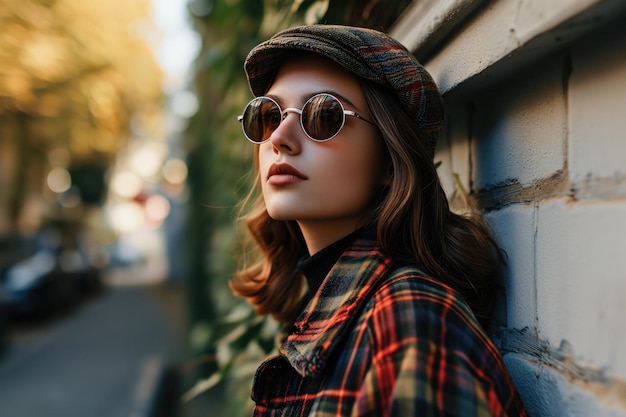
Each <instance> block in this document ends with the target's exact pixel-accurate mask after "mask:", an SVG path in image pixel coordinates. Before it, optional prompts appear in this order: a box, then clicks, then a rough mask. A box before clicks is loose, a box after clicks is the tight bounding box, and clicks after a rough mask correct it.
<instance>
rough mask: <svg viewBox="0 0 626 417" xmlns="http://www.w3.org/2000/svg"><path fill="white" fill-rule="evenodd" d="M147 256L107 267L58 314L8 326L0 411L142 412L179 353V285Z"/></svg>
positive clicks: (81, 415) (129, 416)
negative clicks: (94, 290)
mask: <svg viewBox="0 0 626 417" xmlns="http://www.w3.org/2000/svg"><path fill="white" fill-rule="evenodd" d="M163 270H164V268H163V267H162V265H160V264H159V263H158V261H154V260H148V261H147V262H146V263H142V264H139V265H135V266H130V267H125V268H116V269H111V270H107V272H106V273H105V274H104V276H103V279H104V281H105V288H104V290H103V291H102V292H101V293H99V294H97V295H95V296H93V297H90V298H87V299H86V300H83V301H82V302H81V303H80V304H79V305H78V306H76V307H75V308H72V310H71V311H70V312H68V313H65V314H63V315H61V316H59V317H55V318H51V319H46V320H38V321H36V322H26V323H18V324H16V325H13V326H11V329H10V334H9V337H10V340H9V345H8V348H7V350H6V351H5V352H4V354H3V355H2V356H1V357H0V410H1V411H0V415H2V417H44V416H45V417H57V416H58V417H61V416H63V417H87V416H88V417H143V416H156V415H160V414H151V412H150V408H151V407H152V406H153V403H154V394H155V393H156V392H157V391H158V390H159V384H161V383H162V380H163V375H164V373H165V371H166V369H167V367H168V365H170V364H172V363H176V361H177V360H178V359H179V358H180V356H181V351H182V346H183V338H184V324H183V323H184V306H183V301H182V291H181V290H180V289H178V288H176V287H174V286H172V285H168V284H166V283H165V282H164V280H163V278H164V277H163V274H164V272H163Z"/></svg>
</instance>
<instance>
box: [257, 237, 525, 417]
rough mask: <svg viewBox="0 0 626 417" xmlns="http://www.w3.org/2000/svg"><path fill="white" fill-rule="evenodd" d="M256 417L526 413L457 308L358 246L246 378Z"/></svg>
mask: <svg viewBox="0 0 626 417" xmlns="http://www.w3.org/2000/svg"><path fill="white" fill-rule="evenodd" d="M252 399H253V400H254V401H255V402H256V407H255V411H254V415H255V416H318V417H321V416H333V417H335V416H376V417H382V416H397V417H407V416H433V417H439V416H441V417H444V416H445V417H457V416H458V417H460V416H463V417H470V416H501V417H505V416H507V417H516V416H526V412H525V410H524V407H523V405H522V403H521V401H520V398H519V396H518V394H517V393H516V390H515V388H514V386H513V383H512V381H511V379H510V377H509V374H508V373H507V371H506V369H505V367H504V365H503V362H502V360H501V357H500V354H499V352H498V351H497V349H496V348H495V346H494V345H493V343H492V342H491V341H490V339H489V338H488V337H487V336H486V335H485V333H484V332H483V330H482V329H481V327H480V325H479V324H478V323H477V321H476V319H475V318H474V316H473V314H472V313H471V311H470V310H469V308H468V307H467V305H466V304H465V302H464V301H463V300H462V299H461V298H460V297H459V296H458V295H457V293H456V292H455V291H453V290H452V289H451V288H449V287H447V286H446V285H443V284H442V283H440V282H438V281H437V280H434V279H432V278H429V277H428V276H426V275H425V274H424V273H423V272H421V271H420V270H419V269H417V268H416V267H415V266H403V267H400V266H394V265H393V263H392V261H391V260H390V259H389V258H387V257H385V256H384V255H383V254H382V253H381V252H380V250H379V249H378V247H377V245H376V241H375V240H374V239H373V238H372V236H362V237H361V238H359V239H357V240H356V241H355V242H354V243H353V244H352V245H351V247H350V248H348V250H347V251H346V252H345V253H344V254H343V255H342V257H341V258H340V259H339V261H338V262H337V264H336V265H335V266H334V267H333V269H332V270H331V271H330V273H329V275H328V276H327V278H326V279H325V280H324V282H323V284H322V286H321V287H320V289H319V290H318V292H317V294H316V295H315V296H314V297H313V298H312V299H311V301H310V302H309V304H308V306H307V308H306V309H305V310H304V312H303V313H302V314H301V315H300V317H299V319H298V320H297V321H296V322H295V324H294V325H293V327H292V328H291V331H290V333H289V334H288V336H287V338H286V339H285V341H284V342H283V343H282V344H281V346H280V355H279V356H276V357H274V358H271V359H269V360H267V361H266V362H264V363H263V364H262V365H261V366H260V367H259V369H258V370H257V374H256V376H255V379H254V385H253V388H252Z"/></svg>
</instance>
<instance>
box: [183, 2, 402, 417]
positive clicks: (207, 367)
mask: <svg viewBox="0 0 626 417" xmlns="http://www.w3.org/2000/svg"><path fill="white" fill-rule="evenodd" d="M410 2H411V0H395V1H384V2H383V1H379V0H351V1H346V0H289V1H288V0H262V1H261V0H229V1H224V0H222V1H219V0H192V1H191V2H190V4H189V9H190V12H191V14H192V16H193V17H194V24H195V27H196V30H197V31H198V32H199V33H200V35H201V37H202V51H201V53H200V55H199V57H198V59H197V61H196V75H195V82H194V87H195V90H196V94H197V96H198V99H199V103H200V106H199V110H198V112H197V113H196V114H195V115H194V116H193V117H192V119H191V120H190V123H189V126H188V129H187V131H186V138H187V146H188V149H187V151H188V155H189V157H188V166H189V185H190V190H191V199H190V201H192V206H191V207H190V216H189V224H188V247H189V252H188V259H187V262H188V265H189V269H188V272H187V277H188V279H187V283H188V293H189V297H188V299H189V317H190V321H191V323H190V329H191V333H190V348H191V349H190V354H191V355H192V356H193V358H194V359H195V361H194V362H193V363H194V364H195V368H194V370H195V371H196V373H195V376H196V377H197V378H203V377H206V378H207V379H206V380H204V381H201V382H200V383H199V384H198V385H197V386H196V387H195V389H192V390H190V391H189V392H188V395H187V397H186V398H192V397H193V396H195V395H197V394H199V393H201V392H204V391H205V390H206V389H208V388H209V387H215V386H216V385H217V388H216V389H214V390H213V391H211V393H212V394H209V395H214V396H215V397H214V398H215V401H214V403H213V405H212V406H213V407H216V409H214V413H215V414H217V415H235V416H236V415H245V414H246V413H247V410H248V408H249V406H250V403H249V401H247V398H248V395H249V387H250V381H251V377H252V373H251V372H253V371H254V369H256V365H257V362H258V359H259V357H261V356H264V355H266V354H267V352H268V350H269V349H272V347H273V336H274V335H273V333H272V331H271V329H272V327H271V325H269V326H268V323H266V322H264V321H259V319H258V318H256V317H255V315H254V314H253V313H252V312H251V311H250V309H249V308H248V307H247V306H245V305H242V304H241V302H239V301H237V300H234V299H233V297H232V296H231V295H230V291H229V290H228V286H227V281H228V279H229V278H230V276H231V275H232V272H233V270H234V267H235V262H236V260H237V255H236V252H237V251H238V248H237V247H236V246H233V242H234V241H235V236H236V234H237V233H239V231H237V230H235V228H234V227H233V222H234V217H235V215H236V214H237V210H236V209H237V203H238V201H240V199H241V198H242V197H243V194H244V193H245V192H246V191H247V189H248V187H249V184H250V181H251V180H252V178H250V176H249V175H248V174H249V172H250V166H251V158H252V150H253V147H252V146H251V145H250V144H249V143H248V142H247V141H245V140H244V139H243V135H242V133H241V126H240V125H239V123H237V121H236V116H237V114H239V113H240V112H241V110H242V109H243V107H244V105H245V103H246V102H247V101H248V100H249V99H250V98H251V96H250V92H249V91H248V87H247V83H246V79H245V74H244V73H243V61H244V59H245V57H246V55H247V53H248V52H249V51H250V49H252V48H253V47H254V46H255V45H256V44H258V43H259V42H260V41H262V40H264V39H267V38H268V37H270V36H271V35H273V34H274V33H276V32H277V31H279V30H281V29H285V28H288V27H291V26H295V25H298V24H302V23H318V22H326V23H337V24H351V25H358V26H366V27H374V28H377V29H380V30H386V29H388V28H389V27H390V26H391V25H392V24H393V22H394V21H395V19H396V18H397V17H399V15H400V13H401V12H402V10H404V8H405V7H406V6H407V5H408V4H409V3H410ZM233 252H235V253H233ZM246 357H250V359H249V362H250V363H246V362H245V361H246ZM198 364H202V365H198ZM192 379H193V378H192ZM224 379H225V380H226V381H225V382H224ZM219 382H222V383H221V384H220V383H219ZM224 384H226V385H227V386H228V395H227V396H224V395H223V391H222V390H224V389H226V387H225V385H224ZM217 407H221V408H220V409H219V410H218V409H217Z"/></svg>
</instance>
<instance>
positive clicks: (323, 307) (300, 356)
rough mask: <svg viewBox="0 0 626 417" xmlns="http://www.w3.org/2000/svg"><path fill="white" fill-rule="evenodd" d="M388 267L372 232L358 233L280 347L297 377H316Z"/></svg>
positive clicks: (388, 260) (388, 264)
mask: <svg viewBox="0 0 626 417" xmlns="http://www.w3.org/2000/svg"><path fill="white" fill-rule="evenodd" d="M390 265H391V260H390V259H389V258H388V257H386V256H384V255H383V254H382V252H381V251H380V249H379V247H378V244H377V242H376V233H375V230H374V229H370V228H368V229H363V230H362V231H361V232H359V234H358V235H357V236H356V237H355V240H354V242H353V243H352V244H350V245H349V246H348V248H347V249H346V250H345V251H344V252H343V254H342V255H341V256H340V257H339V260H338V261H337V263H336V264H335V265H334V266H333V267H332V269H331V270H330V272H329V273H328V276H327V277H326V279H325V280H324V281H323V282H322V284H321V286H320V288H319V290H318V291H317V293H316V294H315V295H314V296H313V298H311V300H310V301H309V303H308V304H307V306H306V307H305V309H304V311H303V312H302V313H301V314H300V316H299V317H298V319H297V320H296V321H295V323H294V325H293V327H292V331H291V333H290V334H289V336H287V339H286V340H285V341H284V342H283V343H282V344H281V346H280V351H281V353H282V354H283V355H284V356H285V358H286V359H287V360H288V361H289V362H290V363H291V365H292V366H293V367H294V369H295V370H296V371H297V372H298V373H299V374H301V375H302V376H307V375H312V374H316V373H318V372H320V371H321V370H322V369H323V368H324V367H325V365H326V361H327V358H328V357H329V356H330V354H331V353H332V351H333V349H334V348H335V347H336V346H337V345H338V344H339V343H341V339H342V335H343V334H344V332H346V331H348V330H349V329H350V326H351V323H352V320H354V319H356V317H358V314H356V312H357V311H358V310H360V309H361V308H363V306H364V305H365V303H366V302H367V300H368V299H369V298H370V295H371V294H372V293H373V292H374V290H375V288H376V286H377V284H378V283H379V282H380V281H381V280H382V278H383V277H384V276H385V275H386V273H387V271H388V270H389V268H390Z"/></svg>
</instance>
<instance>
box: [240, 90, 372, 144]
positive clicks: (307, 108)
mask: <svg viewBox="0 0 626 417" xmlns="http://www.w3.org/2000/svg"><path fill="white" fill-rule="evenodd" d="M290 112H293V113H297V114H299V115H300V126H302V130H303V131H304V133H306V135H307V136H308V137H309V138H311V139H312V140H314V141H315V142H324V141H327V140H330V139H332V138H334V137H335V136H337V135H338V134H339V132H341V129H342V128H343V125H344V124H345V123H346V115H347V116H353V117H356V118H357V119H360V120H363V121H365V122H367V123H369V124H371V125H374V126H376V125H375V124H374V123H373V122H370V121H369V120H367V119H364V118H363V117H362V116H360V115H359V114H358V113H355V112H353V111H350V110H346V109H345V108H344V107H343V104H341V102H340V101H339V99H338V98H337V97H335V96H333V95H332V94H328V93H320V94H316V95H314V96H313V97H311V98H310V99H308V100H307V101H306V103H304V106H302V110H300V109H296V108H293V107H288V108H286V109H285V110H282V109H281V108H280V106H279V105H278V103H277V102H276V101H275V100H273V99H271V98H270V97H265V96H260V97H255V98H253V99H252V100H250V102H249V103H248V104H247V105H246V107H245V109H244V111H243V114H242V115H240V116H238V117H237V120H239V121H240V122H241V127H242V128H243V133H244V135H246V138H248V140H249V141H250V142H252V143H256V144H260V143H264V142H267V140H268V139H269V138H270V136H271V134H272V132H274V131H275V130H276V129H277V128H278V126H279V125H280V123H281V122H282V121H283V119H284V118H285V117H286V116H287V114H288V113H290Z"/></svg>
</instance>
